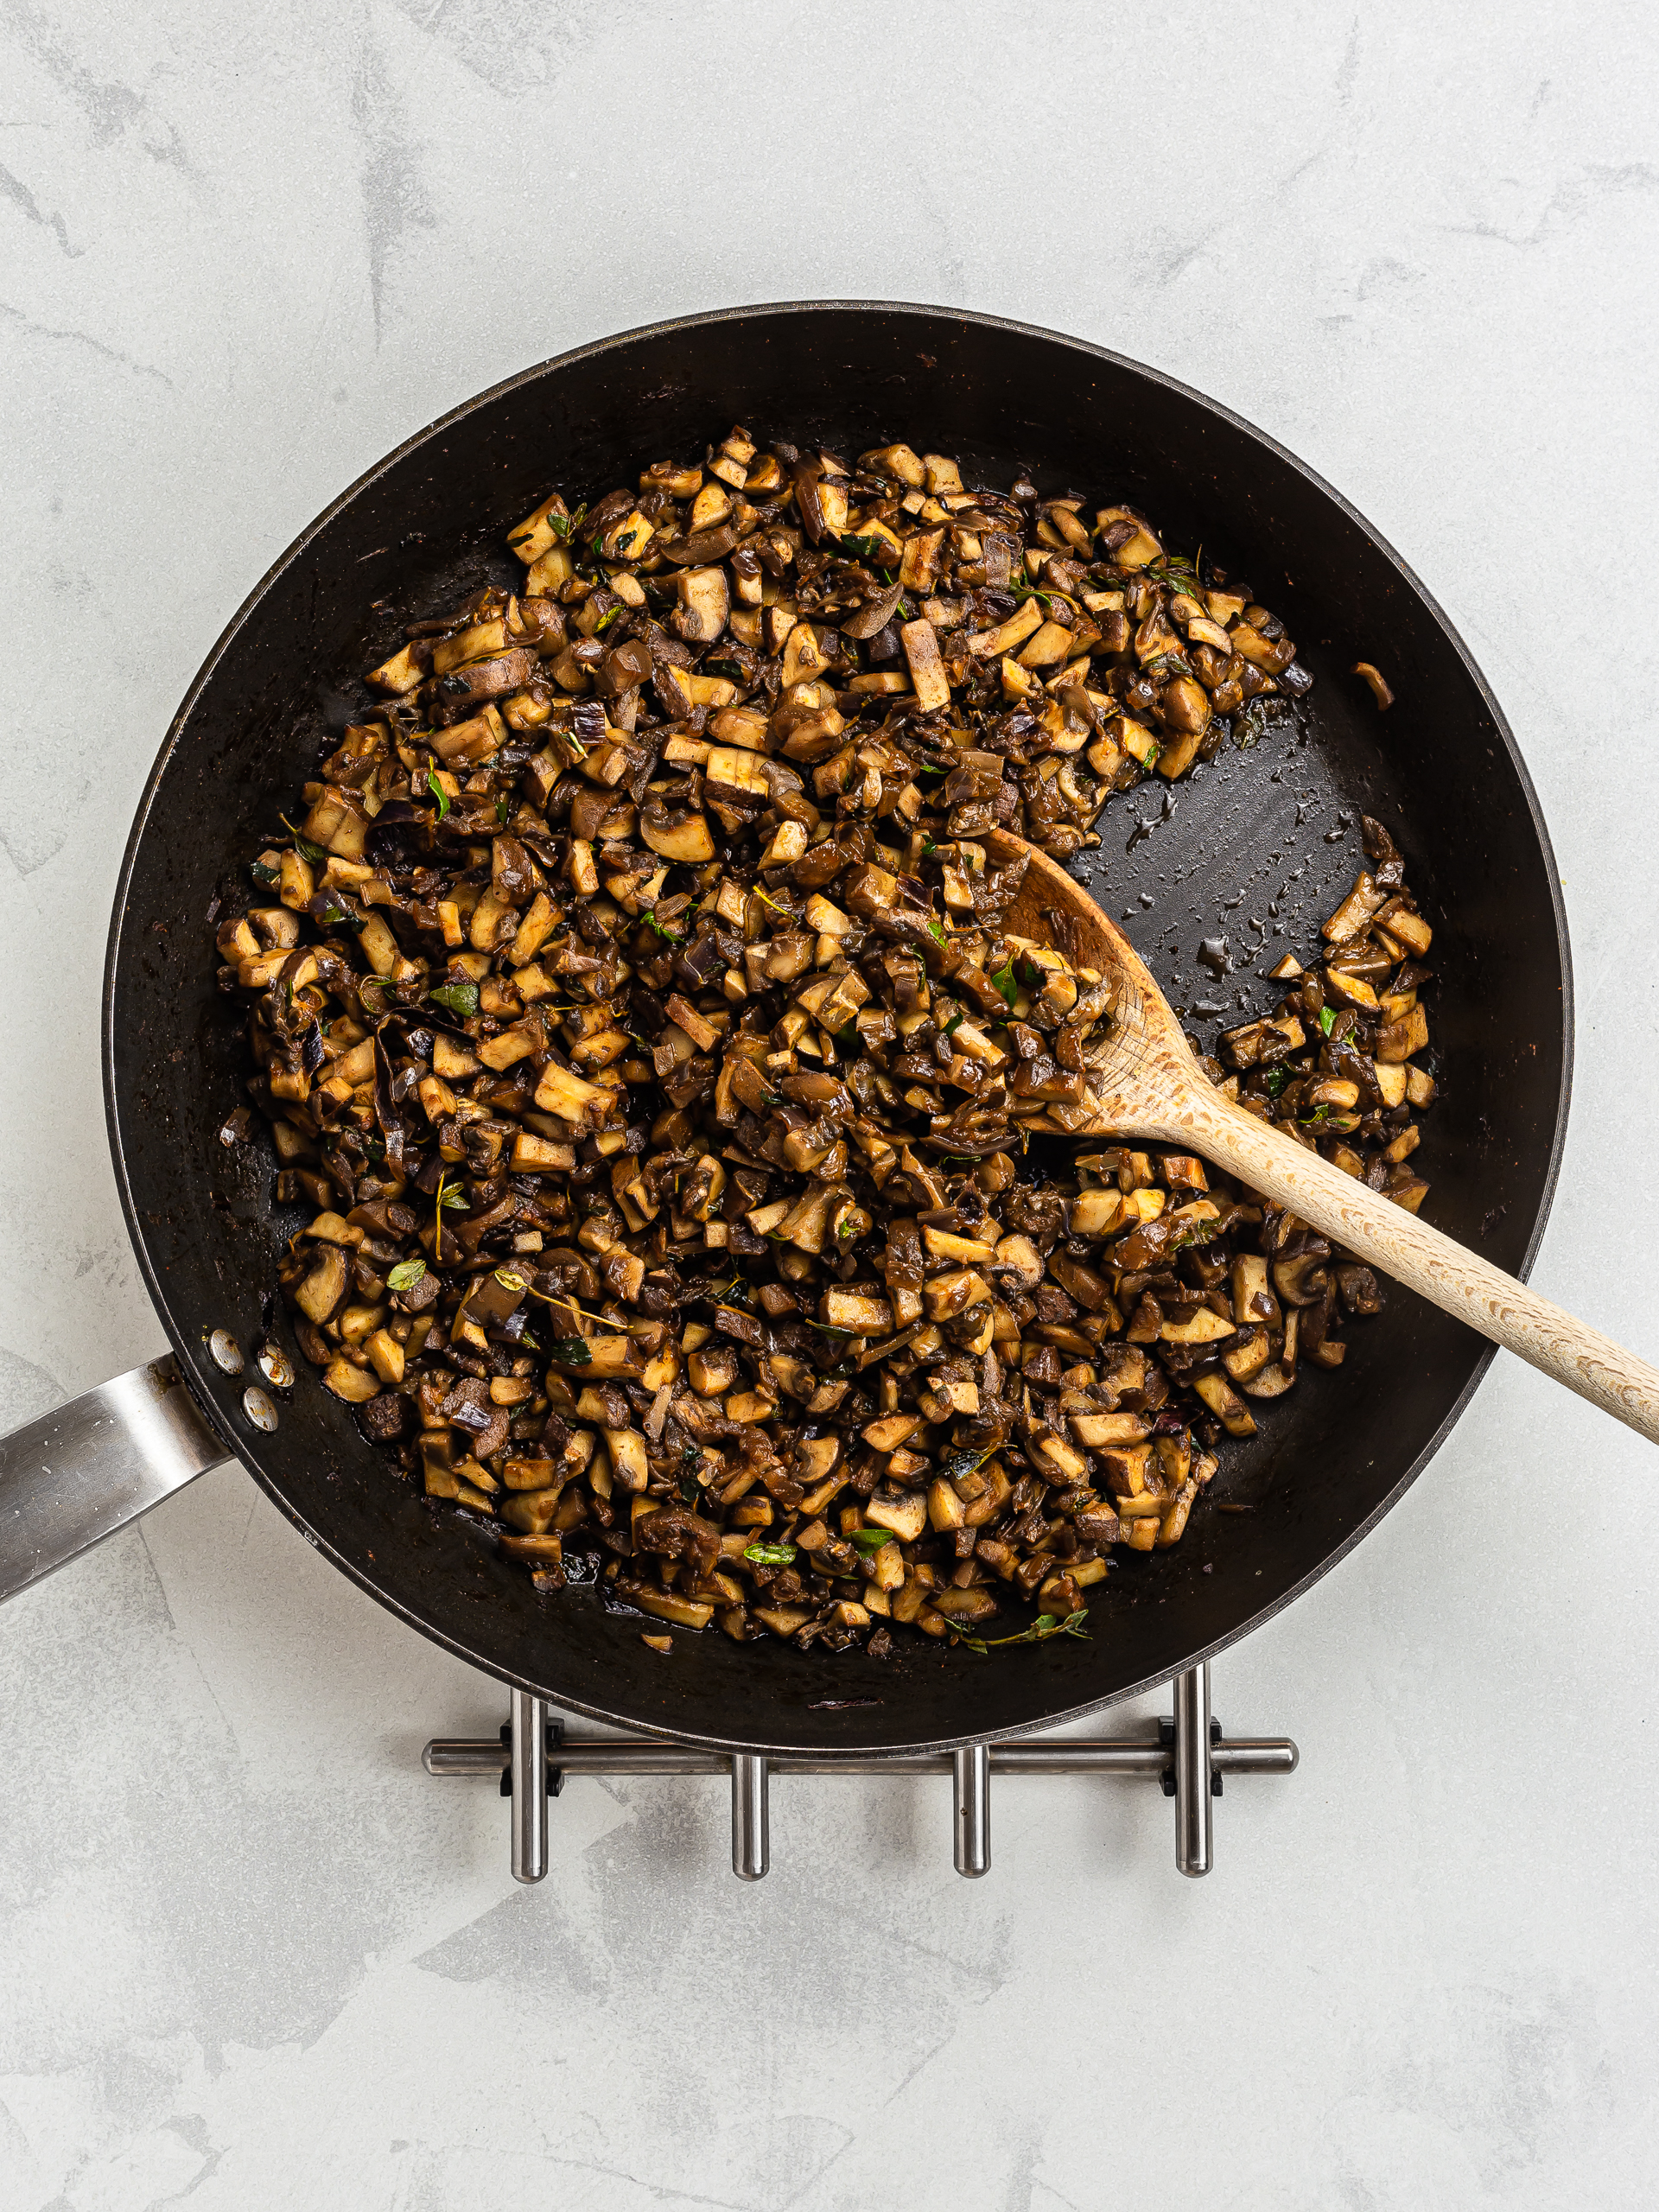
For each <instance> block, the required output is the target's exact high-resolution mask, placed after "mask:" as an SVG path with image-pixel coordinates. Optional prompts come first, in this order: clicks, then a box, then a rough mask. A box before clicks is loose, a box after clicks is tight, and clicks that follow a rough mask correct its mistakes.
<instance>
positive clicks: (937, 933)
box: [927, 914, 950, 951]
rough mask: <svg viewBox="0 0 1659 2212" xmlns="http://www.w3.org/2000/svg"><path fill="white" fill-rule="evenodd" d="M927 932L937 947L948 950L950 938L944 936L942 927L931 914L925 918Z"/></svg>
mask: <svg viewBox="0 0 1659 2212" xmlns="http://www.w3.org/2000/svg"><path fill="white" fill-rule="evenodd" d="M927 933H928V935H929V937H931V938H932V940H933V942H934V944H937V945H938V947H939V949H940V950H941V951H946V950H949V948H950V939H949V938H947V937H946V936H945V933H944V931H943V929H941V928H940V926H939V924H938V919H937V918H936V917H935V916H933V915H931V914H930V915H929V916H928V918H927Z"/></svg>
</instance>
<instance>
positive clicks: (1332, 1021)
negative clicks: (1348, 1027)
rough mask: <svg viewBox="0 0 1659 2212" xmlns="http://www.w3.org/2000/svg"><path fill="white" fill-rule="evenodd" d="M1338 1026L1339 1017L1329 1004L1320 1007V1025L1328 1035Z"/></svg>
mask: <svg viewBox="0 0 1659 2212" xmlns="http://www.w3.org/2000/svg"><path fill="white" fill-rule="evenodd" d="M1336 1026H1337V1017H1336V1015H1335V1014H1333V1013H1332V1010H1331V1008H1330V1007H1328V1006H1322V1007H1320V1008H1319V1027H1320V1028H1321V1029H1323V1030H1324V1032H1325V1035H1326V1036H1327V1037H1328V1036H1329V1035H1330V1034H1331V1032H1332V1030H1333V1029H1334V1028H1335V1027H1336Z"/></svg>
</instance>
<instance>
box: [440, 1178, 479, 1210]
mask: <svg viewBox="0 0 1659 2212" xmlns="http://www.w3.org/2000/svg"><path fill="white" fill-rule="evenodd" d="M438 1204H439V1205H441V1206H442V1207H444V1208H445V1209H446V1210H447V1211H454V1212H455V1213H471V1211H472V1210H473V1202H472V1200H471V1199H470V1198H468V1197H467V1193H466V1192H465V1191H458V1190H456V1189H455V1187H454V1185H453V1184H452V1185H450V1187H449V1188H448V1190H447V1191H443V1192H440V1193H439V1196H438Z"/></svg>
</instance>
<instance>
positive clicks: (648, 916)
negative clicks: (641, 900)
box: [639, 906, 684, 944]
mask: <svg viewBox="0 0 1659 2212" xmlns="http://www.w3.org/2000/svg"><path fill="white" fill-rule="evenodd" d="M639 918H640V920H641V921H642V922H644V923H645V925H646V926H647V927H648V928H650V929H653V930H655V931H656V932H657V934H658V937H660V938H666V940H667V941H668V943H669V944H683V943H684V939H683V938H682V936H681V935H680V932H679V931H677V930H670V929H664V926H663V925H662V924H661V923H660V922H659V921H658V918H657V909H656V908H655V907H654V906H647V907H646V909H645V912H644V913H643V914H641V915H640V917H639Z"/></svg>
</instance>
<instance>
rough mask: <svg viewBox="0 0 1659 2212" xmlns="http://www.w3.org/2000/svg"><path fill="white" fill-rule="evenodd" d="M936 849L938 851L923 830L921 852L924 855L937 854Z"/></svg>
mask: <svg viewBox="0 0 1659 2212" xmlns="http://www.w3.org/2000/svg"><path fill="white" fill-rule="evenodd" d="M922 850H923V852H924V853H937V852H938V846H937V845H936V844H935V843H934V842H933V840H932V839H931V837H930V836H928V834H927V832H926V830H925V829H924V830H923V832H922Z"/></svg>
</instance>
